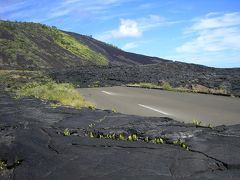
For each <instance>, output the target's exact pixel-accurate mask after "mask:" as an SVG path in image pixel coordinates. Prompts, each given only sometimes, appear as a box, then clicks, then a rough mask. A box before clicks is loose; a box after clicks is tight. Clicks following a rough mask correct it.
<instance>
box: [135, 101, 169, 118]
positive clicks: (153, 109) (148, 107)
mask: <svg viewBox="0 0 240 180" xmlns="http://www.w3.org/2000/svg"><path fill="white" fill-rule="evenodd" d="M138 105H139V106H141V107H144V108H147V109H150V110H152V111H156V112H159V113H161V114H164V115H169V114H168V113H165V112H163V111H160V110H158V109H155V108H152V107H150V106H146V105H143V104H138Z"/></svg>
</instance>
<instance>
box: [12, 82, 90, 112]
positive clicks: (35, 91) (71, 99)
mask: <svg viewBox="0 0 240 180" xmlns="http://www.w3.org/2000/svg"><path fill="white" fill-rule="evenodd" d="M16 95H17V97H24V96H32V97H35V98H38V99H42V100H46V101H57V102H59V104H61V105H63V106H71V107H74V108H79V109H80V108H83V107H86V108H90V109H95V105H94V104H93V103H90V102H88V101H86V100H85V99H84V98H83V97H82V96H81V94H80V93H79V92H78V91H77V90H75V88H74V86H73V85H72V84H69V83H56V82H55V81H52V80H49V81H48V82H31V83H27V84H25V85H23V86H22V87H21V88H19V89H18V90H17V91H16Z"/></svg>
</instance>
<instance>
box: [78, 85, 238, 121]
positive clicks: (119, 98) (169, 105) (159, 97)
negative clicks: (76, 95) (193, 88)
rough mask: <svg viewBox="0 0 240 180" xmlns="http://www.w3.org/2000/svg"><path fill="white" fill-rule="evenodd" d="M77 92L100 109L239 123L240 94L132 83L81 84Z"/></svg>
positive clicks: (190, 119) (180, 119)
mask: <svg viewBox="0 0 240 180" xmlns="http://www.w3.org/2000/svg"><path fill="white" fill-rule="evenodd" d="M79 91H80V93H81V94H82V95H83V96H84V97H85V98H86V99H87V100H89V101H92V102H94V103H95V104H96V105H97V108H99V109H113V108H115V109H116V110H117V111H118V112H121V113H124V114H134V115H140V116H157V117H159V116H168V117H171V118H173V119H175V120H178V121H184V122H192V121H193V119H197V120H200V121H202V122H203V123H205V124H209V123H210V124H212V125H222V124H225V125H232V124H240V98H232V97H222V96H214V95H205V94H194V93H178V92H168V91H161V90H154V89H142V88H131V87H105V88H81V89H79Z"/></svg>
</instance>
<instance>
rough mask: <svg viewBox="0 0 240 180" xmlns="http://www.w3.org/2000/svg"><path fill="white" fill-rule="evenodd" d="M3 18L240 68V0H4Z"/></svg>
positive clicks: (123, 46) (163, 55)
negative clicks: (44, 25)
mask: <svg viewBox="0 0 240 180" xmlns="http://www.w3.org/2000/svg"><path fill="white" fill-rule="evenodd" d="M0 19H2V20H16V21H27V22H39V23H43V24H46V25H50V26H56V27H57V28H59V29H62V30H66V31H72V32H77V33H80V34H84V35H91V36H93V37H94V38H96V39H98V40H101V41H104V42H107V43H111V44H113V45H116V46H118V47H119V48H121V49H123V50H125V51H129V52H134V53H139V54H144V55H150V56H156V57H161V58H166V59H170V60H175V61H182V62H187V63H196V64H202V65H207V66H212V67H240V0H88V1H87V0H50V1H49V0H41V1H37V0H0Z"/></svg>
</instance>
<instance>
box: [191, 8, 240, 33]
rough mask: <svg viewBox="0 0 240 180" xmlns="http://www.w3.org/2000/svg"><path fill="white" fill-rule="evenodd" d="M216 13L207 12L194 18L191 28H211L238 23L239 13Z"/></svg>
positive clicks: (239, 23)
mask: <svg viewBox="0 0 240 180" xmlns="http://www.w3.org/2000/svg"><path fill="white" fill-rule="evenodd" d="M216 15H219V14H218V13H209V14H207V15H206V17H204V18H202V19H199V20H195V23H194V24H193V26H192V27H191V29H192V30H205V29H212V28H221V27H229V26H236V25H240V13H238V12H235V13H227V14H224V15H222V16H216Z"/></svg>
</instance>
